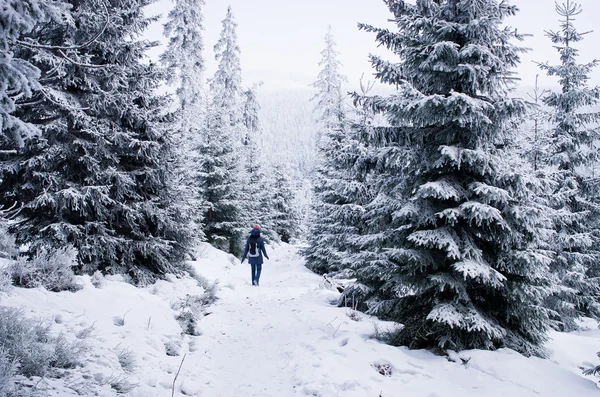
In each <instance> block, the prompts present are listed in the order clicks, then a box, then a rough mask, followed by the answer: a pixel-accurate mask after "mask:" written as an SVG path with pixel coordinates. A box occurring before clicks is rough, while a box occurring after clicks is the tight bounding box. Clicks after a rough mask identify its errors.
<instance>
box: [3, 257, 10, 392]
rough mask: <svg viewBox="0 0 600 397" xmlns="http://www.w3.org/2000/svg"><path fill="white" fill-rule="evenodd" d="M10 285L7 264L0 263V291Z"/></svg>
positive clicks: (8, 287) (6, 289)
mask: <svg viewBox="0 0 600 397" xmlns="http://www.w3.org/2000/svg"><path fill="white" fill-rule="evenodd" d="M11 286H12V277H11V275H10V271H9V269H8V267H7V266H4V265H3V264H0V292H6V291H8V290H9V289H10V287H11ZM0 396H1V394H0Z"/></svg>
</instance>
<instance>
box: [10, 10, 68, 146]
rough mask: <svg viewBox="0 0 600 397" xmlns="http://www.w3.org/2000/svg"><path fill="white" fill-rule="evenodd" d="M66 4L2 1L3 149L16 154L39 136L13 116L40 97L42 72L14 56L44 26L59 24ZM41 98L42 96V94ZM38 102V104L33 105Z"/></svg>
mask: <svg viewBox="0 0 600 397" xmlns="http://www.w3.org/2000/svg"><path fill="white" fill-rule="evenodd" d="M67 8H68V7H67V3H64V2H62V1H46V0H22V1H18V2H15V1H11V0H0V10H2V13H1V15H0V131H1V134H0V149H2V150H8V151H10V150H15V149H18V148H20V147H22V146H23V143H24V140H25V139H27V138H30V137H31V136H33V135H36V134H38V133H39V130H38V129H37V128H36V127H35V126H34V125H32V124H29V123H25V122H23V120H21V119H20V118H18V117H15V116H14V115H13V113H14V112H15V110H16V108H17V104H16V102H20V103H25V102H29V101H30V99H31V97H32V96H33V95H35V94H40V89H41V85H40V83H39V77H40V70H39V69H38V68H37V67H36V66H35V65H33V64H32V62H31V60H30V59H24V58H20V57H19V56H18V54H15V48H18V46H17V42H18V41H22V40H27V41H29V40H28V35H29V33H30V32H31V31H32V30H34V29H35V27H36V26H37V25H38V24H41V23H46V22H48V23H50V22H52V23H60V22H61V21H62V20H63V18H66V15H67V11H66V10H67ZM40 95H41V94H40ZM33 102H35V101H33Z"/></svg>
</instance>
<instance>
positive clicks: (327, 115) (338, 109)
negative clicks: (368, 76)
mask: <svg viewBox="0 0 600 397" xmlns="http://www.w3.org/2000/svg"><path fill="white" fill-rule="evenodd" d="M338 57H339V53H338V52H337V50H336V43H335V39H334V37H333V32H332V29H331V26H330V27H329V29H328V30H327V34H326V35H325V48H324V49H323V51H321V61H320V62H319V66H320V67H321V71H320V72H319V76H318V78H317V81H315V82H314V83H313V87H314V88H316V89H317V93H316V94H315V96H314V97H313V99H312V100H313V101H316V102H317V104H316V106H315V113H316V115H317V122H318V123H319V128H320V131H319V133H318V134H317V142H318V141H319V140H320V137H321V135H322V134H323V133H326V132H327V131H328V130H331V129H336V128H339V126H340V123H341V122H342V121H343V119H344V109H343V106H344V98H343V96H342V84H343V83H344V82H345V81H347V79H346V77H345V76H344V75H342V74H341V72H340V67H341V62H340V61H339V60H338Z"/></svg>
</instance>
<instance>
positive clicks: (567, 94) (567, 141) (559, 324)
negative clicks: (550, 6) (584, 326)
mask: <svg viewBox="0 0 600 397" xmlns="http://www.w3.org/2000/svg"><path fill="white" fill-rule="evenodd" d="M556 11H557V13H558V14H559V15H560V17H561V18H562V20H561V27H560V29H559V30H558V31H556V32H553V31H550V32H547V35H548V37H549V38H550V40H551V41H552V43H553V44H554V45H555V47H556V48H557V50H558V52H559V54H560V64H558V65H550V64H547V63H545V64H541V65H540V66H541V68H542V70H544V71H546V73H547V74H548V75H549V76H555V77H558V79H559V83H560V85H561V87H562V90H561V91H560V92H549V93H548V94H547V95H546V96H545V97H544V98H543V100H544V103H545V104H546V105H548V106H549V107H550V108H551V109H552V121H553V124H554V126H553V128H552V130H551V137H550V141H551V142H550V149H549V157H550V158H549V160H550V163H551V165H552V166H553V169H552V170H551V171H550V178H551V179H552V180H553V181H554V182H555V186H556V187H555V189H554V190H553V191H552V192H551V194H550V197H549V200H550V203H551V206H552V207H553V208H554V210H555V212H554V216H555V232H556V234H555V236H554V239H553V241H552V243H553V244H552V245H553V247H554V249H555V250H556V258H555V259H554V261H553V263H552V266H551V270H552V271H553V273H554V274H555V275H556V276H557V278H558V282H557V285H558V286H559V287H558V288H556V289H555V291H554V293H553V295H552V296H551V298H550V299H549V302H548V303H549V307H550V308H551V309H553V311H554V316H553V320H555V322H554V326H555V328H557V329H562V330H573V329H576V327H577V325H576V323H575V320H576V319H577V318H578V317H580V316H582V315H586V316H593V317H595V318H600V265H598V263H600V249H599V248H598V247H599V246H600V229H599V228H600V203H598V202H597V201H596V202H594V197H593V196H594V194H593V185H594V181H592V180H590V178H588V177H586V174H587V172H586V171H587V169H589V167H590V165H591V160H592V159H593V156H596V155H597V154H596V153H593V152H591V151H590V150H589V149H590V147H591V144H592V142H593V140H594V138H595V137H596V133H597V127H596V124H597V122H598V121H599V120H600V112H598V111H597V110H592V111H590V110H588V109H589V108H590V107H594V106H595V105H598V103H600V89H599V88H589V87H588V80H589V75H590V73H591V71H592V69H593V68H594V67H596V66H598V61H593V62H590V63H586V64H578V63H577V57H578V50H577V49H576V48H574V45H575V44H576V43H578V42H580V41H581V40H583V38H584V36H585V33H579V32H578V31H577V29H576V28H575V26H574V20H575V17H576V16H577V15H579V14H580V13H581V11H582V9H581V6H580V5H579V4H577V3H576V2H573V1H571V0H567V1H566V2H565V3H562V4H558V3H557V4H556ZM582 170H583V172H582ZM596 198H597V197H596Z"/></svg>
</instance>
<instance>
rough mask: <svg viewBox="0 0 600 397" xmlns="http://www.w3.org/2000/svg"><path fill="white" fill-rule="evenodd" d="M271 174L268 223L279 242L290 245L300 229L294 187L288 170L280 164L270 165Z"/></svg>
mask: <svg viewBox="0 0 600 397" xmlns="http://www.w3.org/2000/svg"><path fill="white" fill-rule="evenodd" d="M271 173H272V175H271V180H272V181H271V182H270V183H271V184H272V186H271V189H269V192H271V193H272V194H273V196H272V197H271V198H270V203H269V206H270V210H269V216H270V217H271V219H270V222H271V223H272V225H273V226H272V227H273V230H274V231H275V233H276V234H277V236H278V237H279V238H280V239H281V241H283V242H284V243H290V241H291V240H292V239H293V238H296V237H298V229H299V227H300V212H299V209H298V205H297V201H296V194H295V189H294V185H293V183H292V180H291V179H290V177H289V169H286V167H285V166H284V165H283V164H282V163H277V164H274V165H272V166H271Z"/></svg>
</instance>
